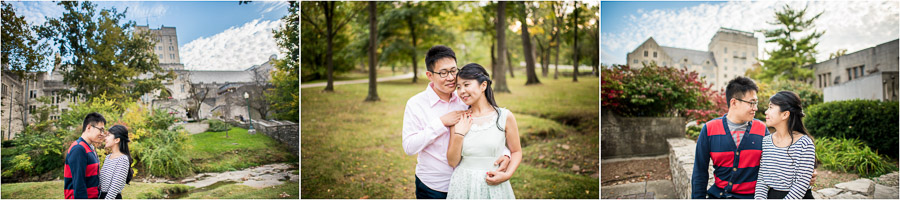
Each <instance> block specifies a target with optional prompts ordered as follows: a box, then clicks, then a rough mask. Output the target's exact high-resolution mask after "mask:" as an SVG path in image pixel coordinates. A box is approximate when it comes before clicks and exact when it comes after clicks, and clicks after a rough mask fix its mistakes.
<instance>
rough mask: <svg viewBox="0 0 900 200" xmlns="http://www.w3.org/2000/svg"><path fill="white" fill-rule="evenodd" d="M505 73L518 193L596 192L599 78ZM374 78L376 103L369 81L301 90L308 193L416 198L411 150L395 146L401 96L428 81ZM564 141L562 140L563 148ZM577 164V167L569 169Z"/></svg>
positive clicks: (503, 97)
mask: <svg viewBox="0 0 900 200" xmlns="http://www.w3.org/2000/svg"><path fill="white" fill-rule="evenodd" d="M517 75H520V76H517V78H514V79H507V82H508V86H509V87H510V90H511V91H512V93H511V94H497V103H498V104H499V106H500V107H505V108H508V109H510V110H511V111H512V112H513V113H514V114H515V115H516V118H517V119H518V124H519V130H520V134H521V139H522V141H523V145H524V150H523V151H524V159H523V160H524V161H523V164H522V165H521V166H520V168H519V171H517V172H516V174H515V175H514V176H513V178H512V179H511V180H510V181H511V183H512V186H513V189H514V190H515V193H516V197H517V198H594V199H595V198H599V197H600V195H599V189H600V188H599V186H600V180H599V178H594V177H592V176H591V175H593V174H595V173H597V172H598V171H599V169H598V168H599V157H600V156H599V151H598V149H599V148H598V147H599V135H598V130H599V101H600V99H599V90H598V89H599V80H598V78H596V77H589V76H581V77H579V82H577V83H573V82H572V80H571V77H560V79H559V80H553V78H552V73H551V78H541V79H540V80H541V82H542V84H541V85H534V86H525V78H524V73H517ZM419 78H420V79H419V83H417V84H412V83H410V82H411V81H410V80H409V79H404V80H397V81H389V82H382V83H379V85H378V95H379V97H380V98H381V101H379V102H374V103H372V102H363V100H364V99H365V98H366V94H367V92H368V90H367V88H368V85H367V84H351V85H338V86H335V92H334V93H322V92H321V88H310V89H301V93H302V94H301V102H302V103H301V111H302V115H303V119H302V122H301V129H302V130H303V134H302V135H301V144H302V145H301V148H302V149H301V155H300V156H301V159H302V160H303V161H305V162H303V163H302V165H301V168H302V170H303V172H304V173H303V174H301V179H302V180H301V181H302V182H303V186H304V187H303V189H302V194H303V196H304V197H306V198H363V197H369V198H415V194H414V192H415V183H414V181H415V178H414V174H415V165H416V157H415V156H408V155H406V153H404V151H403V149H402V146H401V138H402V134H401V132H400V130H401V129H402V126H403V125H402V120H403V112H404V108H405V105H406V101H407V100H408V99H409V98H410V97H412V96H413V95H415V94H417V93H419V92H421V91H423V90H424V89H425V87H426V86H427V83H428V80H427V79H426V78H425V77H421V76H420V77H419ZM563 145H566V146H565V147H568V148H563ZM573 165H579V168H580V170H578V171H575V170H572V168H573Z"/></svg>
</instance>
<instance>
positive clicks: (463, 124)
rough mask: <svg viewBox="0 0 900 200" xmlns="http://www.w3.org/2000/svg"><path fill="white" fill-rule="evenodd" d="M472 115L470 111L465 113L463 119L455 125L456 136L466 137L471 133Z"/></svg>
mask: <svg viewBox="0 0 900 200" xmlns="http://www.w3.org/2000/svg"><path fill="white" fill-rule="evenodd" d="M471 115H472V113H471V112H469V111H466V112H465V113H463V115H462V118H460V119H459V122H458V123H456V125H454V129H456V130H455V131H456V133H454V134H459V135H466V134H467V133H469V128H471V127H472V118H471Z"/></svg>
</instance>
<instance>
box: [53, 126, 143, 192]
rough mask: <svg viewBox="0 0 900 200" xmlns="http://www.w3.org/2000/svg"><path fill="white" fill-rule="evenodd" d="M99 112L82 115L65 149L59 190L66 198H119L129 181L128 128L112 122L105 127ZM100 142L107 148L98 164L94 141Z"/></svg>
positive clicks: (130, 159)
mask: <svg viewBox="0 0 900 200" xmlns="http://www.w3.org/2000/svg"><path fill="white" fill-rule="evenodd" d="M105 126H106V119H105V118H103V115H100V114H99V113H96V112H94V113H90V114H87V116H85V117H84V121H83V122H82V125H81V130H82V133H81V137H79V138H78V139H77V140H75V142H73V143H72V144H71V145H70V146H69V148H68V151H67V152H66V158H65V162H66V164H65V169H64V172H63V173H64V175H63V176H64V178H65V180H64V183H63V184H64V185H63V190H64V194H65V198H66V199H98V198H99V199H121V198H122V189H124V188H125V184H127V183H129V182H131V177H132V176H133V175H134V172H133V171H132V170H131V163H132V162H133V160H134V159H132V158H131V154H130V153H129V150H128V143H129V142H130V140H129V139H128V129H127V128H126V127H125V126H122V125H115V126H113V127H112V128H109V130H106V129H105ZM101 142H102V144H104V145H103V147H104V148H105V149H107V150H108V151H107V152H109V153H108V154H107V155H106V159H105V160H104V162H103V168H102V169H101V168H100V160H99V159H98V158H97V151H96V148H94V144H101Z"/></svg>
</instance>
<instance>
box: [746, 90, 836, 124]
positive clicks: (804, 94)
mask: <svg viewBox="0 0 900 200" xmlns="http://www.w3.org/2000/svg"><path fill="white" fill-rule="evenodd" d="M756 86H757V87H759V92H758V93H756V96H757V98H759V104H758V105H756V107H757V109H758V110H757V112H756V115H755V116H754V117H756V119H765V118H766V113H765V112H766V109H768V107H769V98H770V97H772V95H775V93H778V92H781V91H791V92H794V93H797V95H798V96H800V100H801V101H802V102H801V104H800V106H802V107H803V108H805V109H808V108H809V107H810V106H812V105H816V104H819V103H822V100H823V99H824V98H823V96H822V91H821V90H819V89H817V88H815V87H813V85H811V84H809V83H804V82H801V81H792V80H773V81H771V82H764V81H760V82H757V83H756Z"/></svg>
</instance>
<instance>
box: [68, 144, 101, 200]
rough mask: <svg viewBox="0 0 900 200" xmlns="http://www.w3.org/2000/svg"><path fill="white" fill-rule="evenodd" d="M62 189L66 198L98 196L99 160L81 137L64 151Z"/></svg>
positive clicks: (93, 197)
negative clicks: (63, 181) (64, 166)
mask: <svg viewBox="0 0 900 200" xmlns="http://www.w3.org/2000/svg"><path fill="white" fill-rule="evenodd" d="M63 173H64V177H65V183H64V189H65V194H66V199H96V198H97V197H99V196H100V176H99V174H100V160H99V159H98V158H97V153H96V152H95V151H94V149H93V148H92V147H91V146H90V145H88V143H87V142H86V141H84V139H83V138H80V137H79V138H78V140H75V142H73V143H72V145H71V146H69V152H67V153H66V168H65V171H64V172H63Z"/></svg>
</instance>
